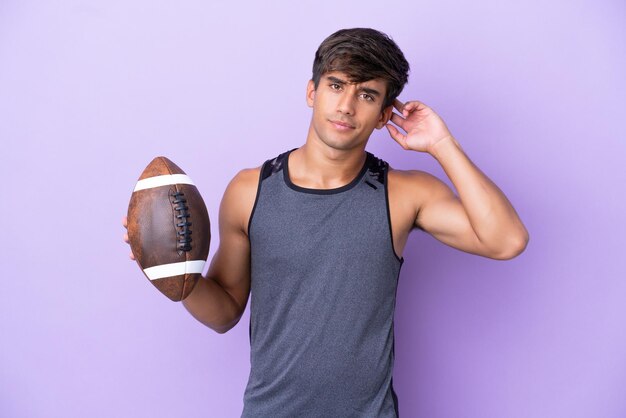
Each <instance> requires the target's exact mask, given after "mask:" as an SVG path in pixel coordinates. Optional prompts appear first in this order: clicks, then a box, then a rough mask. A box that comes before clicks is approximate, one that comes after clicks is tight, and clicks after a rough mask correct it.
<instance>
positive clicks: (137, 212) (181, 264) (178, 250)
mask: <svg viewBox="0 0 626 418" xmlns="http://www.w3.org/2000/svg"><path fill="white" fill-rule="evenodd" d="M127 222H128V226H127V228H128V239H129V242H130V248H131V250H132V252H133V254H134V256H135V260H136V261H137V264H139V267H140V268H141V270H142V271H143V273H144V274H145V276H146V277H147V278H148V279H149V280H150V282H151V283H152V284H153V285H154V286H155V287H156V288H157V289H159V290H160V291H161V292H162V293H163V294H164V295H165V296H167V297H168V298H170V299H171V300H173V301H176V302H178V301H181V300H183V299H185V298H186V297H187V296H188V295H189V293H191V291H192V290H193V288H194V286H195V284H196V283H197V282H198V280H199V279H200V277H201V276H202V270H203V269H204V265H205V263H206V260H207V257H208V255H209V245H210V241H211V224H210V220H209V214H208V212H207V209H206V205H205V204H204V200H202V196H200V192H199V191H198V189H197V188H196V186H195V185H194V183H193V182H192V181H191V179H190V178H189V176H187V175H186V174H185V172H184V171H183V170H181V169H180V167H178V166H177V165H176V164H174V163H173V162H172V161H170V160H169V159H167V158H166V157H156V158H155V159H154V160H152V162H150V164H148V166H147V167H146V169H145V170H144V171H143V173H142V174H141V176H140V177H139V180H138V181H137V184H136V185H135V189H134V190H133V194H132V195H131V198H130V203H129V205H128V215H127Z"/></svg>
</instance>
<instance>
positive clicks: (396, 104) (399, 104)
mask: <svg viewBox="0 0 626 418" xmlns="http://www.w3.org/2000/svg"><path fill="white" fill-rule="evenodd" d="M393 107H395V108H396V110H397V111H398V112H402V110H403V109H404V103H402V102H401V101H400V100H398V99H396V100H394V101H393Z"/></svg>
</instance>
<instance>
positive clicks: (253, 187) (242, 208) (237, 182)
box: [220, 166, 261, 233]
mask: <svg viewBox="0 0 626 418" xmlns="http://www.w3.org/2000/svg"><path fill="white" fill-rule="evenodd" d="M260 175H261V166H259V167H254V168H244V169H241V170H239V172H237V174H235V176H234V177H233V178H232V179H231V180H230V182H229V183H228V186H226V190H225V191H224V197H223V198H222V203H221V206H220V213H221V215H222V216H224V218H227V219H229V220H230V221H231V222H232V223H234V224H236V226H237V227H238V228H239V229H241V230H242V231H244V232H246V233H247V230H248V220H249V217H250V213H251V212H252V207H253V206H254V201H255V199H256V193H257V188H258V184H259V176H260Z"/></svg>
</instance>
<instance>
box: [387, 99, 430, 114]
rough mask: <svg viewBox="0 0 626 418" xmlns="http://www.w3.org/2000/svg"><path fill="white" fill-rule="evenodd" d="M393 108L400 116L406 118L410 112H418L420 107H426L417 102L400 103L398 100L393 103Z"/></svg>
mask: <svg viewBox="0 0 626 418" xmlns="http://www.w3.org/2000/svg"><path fill="white" fill-rule="evenodd" d="M393 107H395V108H396V109H397V110H398V112H400V113H402V116H404V117H407V116H409V114H410V113H411V112H413V111H415V110H419V109H420V107H422V108H425V107H426V105H425V104H424V103H422V102H420V101H418V100H412V101H410V102H406V103H402V102H401V101H400V100H398V99H396V100H394V102H393Z"/></svg>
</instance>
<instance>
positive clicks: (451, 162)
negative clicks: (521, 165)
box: [388, 100, 529, 260]
mask: <svg viewBox="0 0 626 418" xmlns="http://www.w3.org/2000/svg"><path fill="white" fill-rule="evenodd" d="M395 107H396V109H397V110H398V111H400V112H401V113H402V116H400V115H398V114H394V115H393V116H392V118H391V120H392V122H393V123H395V124H396V125H398V126H399V127H401V128H402V129H403V130H405V131H406V135H403V134H401V133H400V132H399V131H398V129H397V128H395V127H394V126H392V125H388V129H389V133H390V134H391V136H392V138H393V139H394V140H395V141H396V142H398V144H400V145H401V146H402V147H403V148H404V149H406V150H413V151H421V152H428V153H430V154H431V155H432V156H433V157H434V158H435V159H437V161H438V162H439V163H440V164H441V165H442V167H443V169H444V171H445V172H446V174H447V175H448V177H449V178H450V180H451V181H452V183H453V184H454V187H455V188H456V190H457V192H458V194H459V197H457V196H455V194H454V193H453V192H452V190H451V189H450V188H449V187H448V186H447V185H446V184H445V183H443V182H442V181H441V180H439V179H437V178H436V177H434V176H432V175H430V174H427V173H424V172H419V171H411V172H410V175H409V176H408V179H407V180H405V181H404V184H405V186H404V187H405V188H406V193H408V195H409V196H416V194H417V193H421V196H420V198H419V199H417V198H416V199H414V201H415V202H419V207H418V208H416V213H417V216H416V219H415V226H416V227H418V228H421V229H423V230H424V231H427V232H429V233H430V234H432V235H433V236H434V237H435V238H437V239H438V240H440V241H442V242H444V243H446V244H448V245H450V246H452V247H455V248H458V249H460V250H462V251H466V252H470V253H474V254H479V255H483V256H485V257H489V258H494V259H500V260H506V259H510V258H513V257H516V256H517V255H519V254H520V253H521V252H522V251H524V249H525V248H526V245H527V243H528V239H529V235H528V231H527V230H526V228H525V227H524V225H523V223H522V221H521V220H520V218H519V216H518V215H517V213H516V211H515V209H514V208H513V206H512V205H511V203H510V202H509V200H508V199H507V198H506V196H505V195H504V193H503V192H502V191H501V190H500V189H499V188H498V187H497V186H496V185H495V183H493V182H492V181H491V180H490V179H489V178H488V177H487V176H486V175H485V174H484V173H482V172H481V171H480V169H479V168H478V167H476V165H474V163H473V162H472V161H471V160H470V159H469V158H468V157H467V155H466V154H465V152H464V151H463V150H462V148H461V146H460V144H459V143H458V142H457V141H456V139H455V138H454V137H453V136H452V134H451V133H450V131H448V129H447V127H446V125H445V123H443V120H441V118H439V116H438V115H437V114H436V113H435V112H434V111H433V110H432V109H430V108H429V107H428V106H426V105H425V104H423V103H421V102H417V101H413V102H408V103H407V104H402V103H401V102H399V101H397V100H396V103H395ZM424 190H427V192H426V193H424V192H423V191H424Z"/></svg>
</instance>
